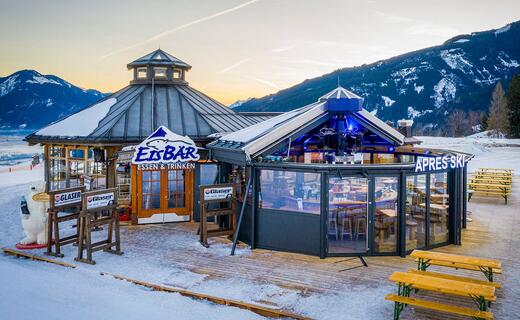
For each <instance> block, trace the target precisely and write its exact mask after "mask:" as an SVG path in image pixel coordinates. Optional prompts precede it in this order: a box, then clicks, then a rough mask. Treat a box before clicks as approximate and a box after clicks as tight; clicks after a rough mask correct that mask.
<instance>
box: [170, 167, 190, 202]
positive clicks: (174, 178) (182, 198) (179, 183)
mask: <svg viewBox="0 0 520 320" xmlns="http://www.w3.org/2000/svg"><path fill="white" fill-rule="evenodd" d="M184 177H185V171H184V170H170V171H168V208H184V207H185V206H186V193H185V183H186V181H185V179H184Z"/></svg>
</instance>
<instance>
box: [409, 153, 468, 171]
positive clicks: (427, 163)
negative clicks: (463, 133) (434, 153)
mask: <svg viewBox="0 0 520 320" xmlns="http://www.w3.org/2000/svg"><path fill="white" fill-rule="evenodd" d="M465 165H466V161H465V160H464V155H462V154H457V155H444V156H442V157H419V158H417V162H416V163H415V172H426V171H439V170H446V169H456V168H463V167H464V166H465Z"/></svg>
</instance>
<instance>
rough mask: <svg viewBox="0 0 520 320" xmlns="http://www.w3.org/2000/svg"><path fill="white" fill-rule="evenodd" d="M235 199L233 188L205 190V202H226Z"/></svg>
mask: <svg viewBox="0 0 520 320" xmlns="http://www.w3.org/2000/svg"><path fill="white" fill-rule="evenodd" d="M231 197H233V187H215V188H207V189H204V200H224V199H229V198H231Z"/></svg>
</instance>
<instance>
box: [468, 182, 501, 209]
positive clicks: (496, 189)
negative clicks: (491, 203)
mask: <svg viewBox="0 0 520 320" xmlns="http://www.w3.org/2000/svg"><path fill="white" fill-rule="evenodd" d="M468 189H469V190H471V191H473V192H471V193H469V194H468V201H470V200H471V197H472V195H473V194H475V193H477V194H479V195H491V196H493V195H499V196H502V197H503V198H504V200H505V204H507V196H508V195H510V194H511V185H510V184H507V185H505V184H496V183H493V184H491V183H480V182H477V183H475V182H471V183H470V184H469V186H468Z"/></svg>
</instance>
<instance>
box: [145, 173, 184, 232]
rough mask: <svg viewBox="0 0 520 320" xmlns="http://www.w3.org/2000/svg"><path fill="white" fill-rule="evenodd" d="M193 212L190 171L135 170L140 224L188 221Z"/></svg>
mask: <svg viewBox="0 0 520 320" xmlns="http://www.w3.org/2000/svg"><path fill="white" fill-rule="evenodd" d="M192 212H193V170H168V169H159V170H138V171H137V217H138V222H139V223H160V222H173V221H189V220H190V218H191V214H192Z"/></svg>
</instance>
